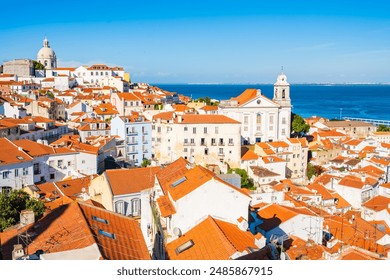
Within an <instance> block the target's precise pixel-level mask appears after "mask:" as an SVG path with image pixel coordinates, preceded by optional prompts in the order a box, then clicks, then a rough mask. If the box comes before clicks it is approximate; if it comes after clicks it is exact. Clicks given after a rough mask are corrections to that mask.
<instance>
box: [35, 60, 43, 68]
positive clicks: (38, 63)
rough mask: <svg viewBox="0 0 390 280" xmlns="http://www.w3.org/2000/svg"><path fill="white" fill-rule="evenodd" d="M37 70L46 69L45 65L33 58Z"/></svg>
mask: <svg viewBox="0 0 390 280" xmlns="http://www.w3.org/2000/svg"><path fill="white" fill-rule="evenodd" d="M33 64H34V69H35V70H45V66H44V65H43V64H42V63H40V62H39V61H36V60H33Z"/></svg>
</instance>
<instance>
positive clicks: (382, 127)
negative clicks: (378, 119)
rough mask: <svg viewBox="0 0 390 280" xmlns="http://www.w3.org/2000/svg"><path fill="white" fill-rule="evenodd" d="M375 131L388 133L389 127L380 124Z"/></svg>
mask: <svg viewBox="0 0 390 280" xmlns="http://www.w3.org/2000/svg"><path fill="white" fill-rule="evenodd" d="M377 131H379V132H389V131H390V127H389V126H387V125H384V124H380V125H378V128H377Z"/></svg>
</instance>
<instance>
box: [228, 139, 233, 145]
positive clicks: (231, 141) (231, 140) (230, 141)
mask: <svg viewBox="0 0 390 280" xmlns="http://www.w3.org/2000/svg"><path fill="white" fill-rule="evenodd" d="M229 145H231V146H232V145H233V138H229Z"/></svg>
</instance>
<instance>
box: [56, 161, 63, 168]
mask: <svg viewBox="0 0 390 280" xmlns="http://www.w3.org/2000/svg"><path fill="white" fill-rule="evenodd" d="M57 166H58V167H62V159H60V160H58V161H57Z"/></svg>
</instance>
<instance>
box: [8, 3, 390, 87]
mask: <svg viewBox="0 0 390 280" xmlns="http://www.w3.org/2000/svg"><path fill="white" fill-rule="evenodd" d="M13 2H14V1H6V2H2V4H1V7H2V11H3V12H2V20H1V25H0V62H2V61H7V60H11V59H14V58H35V57H36V53H37V52H38V50H39V48H40V47H41V45H42V40H43V38H44V36H45V35H46V36H47V37H48V39H49V41H50V44H51V47H52V48H53V49H54V51H55V52H56V54H57V58H58V64H59V66H79V65H89V64H92V63H106V64H108V65H119V66H123V67H124V68H125V69H126V70H128V71H129V72H130V74H131V76H132V80H133V81H135V82H148V83H273V82H274V81H275V79H276V76H277V74H278V73H279V72H280V68H281V66H283V67H284V72H285V73H286V75H287V77H288V79H289V81H290V82H291V83H306V82H307V83H317V82H335V83H343V82H351V83H355V82H362V83H365V82H390V3H389V2H388V1H371V2H368V1H340V0H339V1H333V0H328V1H316V0H312V1H308V0H306V1H303V0H294V1H292V0H290V1H288V0H279V1H270V0H267V1H263V0H258V1H230V0H225V1H211V0H209V1H203V0H199V1H168V0H166V1H158V2H157V1H149V0H146V1H145V0H144V1H139V0H138V1H133V0H131V1H119V2H118V1H116V2H115V1H112V2H109V1H105V2H99V1H80V2H81V3H80V2H76V1H50V2H49V1H38V2H31V1H29V2H24V1H18V2H15V3H13ZM241 2H242V3H241Z"/></svg>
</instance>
